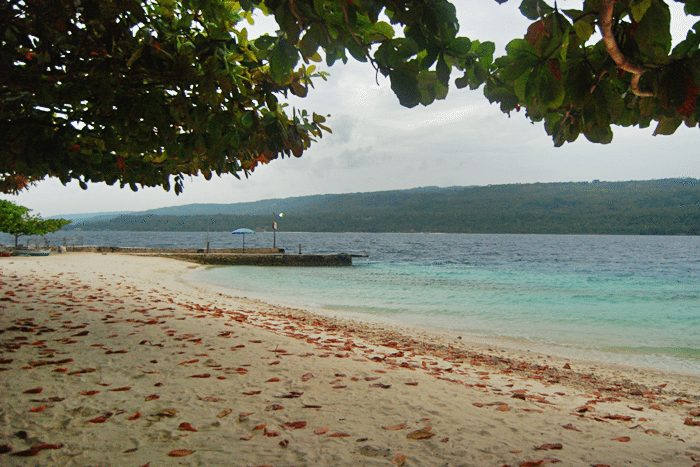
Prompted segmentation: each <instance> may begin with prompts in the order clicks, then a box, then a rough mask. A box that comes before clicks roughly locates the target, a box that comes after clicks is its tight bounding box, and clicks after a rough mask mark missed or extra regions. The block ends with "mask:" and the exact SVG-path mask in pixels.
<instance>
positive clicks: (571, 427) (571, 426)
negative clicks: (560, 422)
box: [564, 423, 581, 431]
mask: <svg viewBox="0 0 700 467" xmlns="http://www.w3.org/2000/svg"><path fill="white" fill-rule="evenodd" d="M564 428H566V429H567V430H571V431H581V430H579V429H578V428H576V427H575V426H573V425H572V424H571V423H569V424H567V425H564Z"/></svg>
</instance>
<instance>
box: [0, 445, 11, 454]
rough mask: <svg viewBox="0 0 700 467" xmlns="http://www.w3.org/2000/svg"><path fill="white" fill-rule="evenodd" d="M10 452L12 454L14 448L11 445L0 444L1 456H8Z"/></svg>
mask: <svg viewBox="0 0 700 467" xmlns="http://www.w3.org/2000/svg"><path fill="white" fill-rule="evenodd" d="M8 452H12V446H10V445H9V444H0V454H7V453H8Z"/></svg>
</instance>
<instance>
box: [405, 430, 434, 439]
mask: <svg viewBox="0 0 700 467" xmlns="http://www.w3.org/2000/svg"><path fill="white" fill-rule="evenodd" d="M433 436H435V433H431V432H430V428H423V429H420V430H416V431H412V432H410V433H409V434H407V435H406V438H408V439H430V438H432V437H433Z"/></svg>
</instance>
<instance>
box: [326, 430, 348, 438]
mask: <svg viewBox="0 0 700 467" xmlns="http://www.w3.org/2000/svg"><path fill="white" fill-rule="evenodd" d="M348 436H350V435H349V434H347V433H343V432H342V431H339V432H337V433H332V434H330V435H328V437H329V438H347V437H348Z"/></svg>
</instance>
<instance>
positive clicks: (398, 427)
mask: <svg viewBox="0 0 700 467" xmlns="http://www.w3.org/2000/svg"><path fill="white" fill-rule="evenodd" d="M406 428H408V425H387V426H383V427H382V429H383V430H389V431H398V430H405V429H406Z"/></svg>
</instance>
